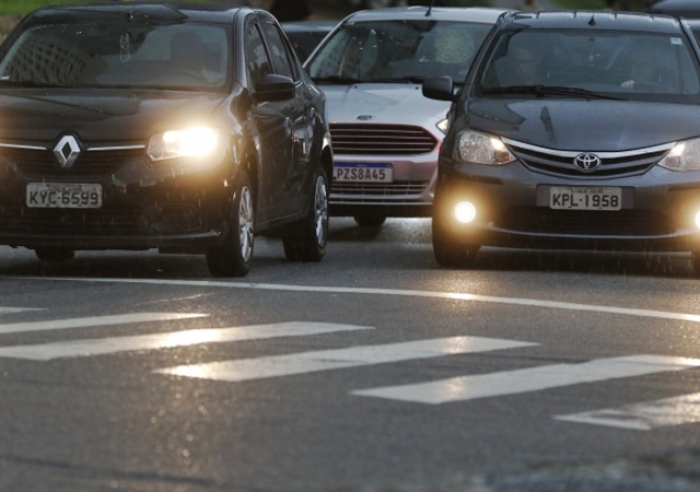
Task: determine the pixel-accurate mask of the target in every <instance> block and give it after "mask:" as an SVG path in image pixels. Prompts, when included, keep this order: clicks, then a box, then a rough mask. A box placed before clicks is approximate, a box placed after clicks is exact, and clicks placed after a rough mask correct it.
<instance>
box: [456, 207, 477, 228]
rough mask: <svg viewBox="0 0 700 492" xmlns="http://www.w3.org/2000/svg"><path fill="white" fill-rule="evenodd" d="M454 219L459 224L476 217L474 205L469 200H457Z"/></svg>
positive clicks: (468, 221) (466, 222)
mask: <svg viewBox="0 0 700 492" xmlns="http://www.w3.org/2000/svg"><path fill="white" fill-rule="evenodd" d="M454 214H455V219H456V220H457V222H459V223H460V224H468V223H470V222H472V221H473V220H474V219H475V218H476V207H475V206H474V205H473V204H472V203H470V202H459V203H458V204H457V205H456V206H455V210H454Z"/></svg>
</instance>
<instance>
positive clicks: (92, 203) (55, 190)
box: [26, 183, 102, 208]
mask: <svg viewBox="0 0 700 492" xmlns="http://www.w3.org/2000/svg"><path fill="white" fill-rule="evenodd" d="M26 198H27V199H26V203H27V207H30V208H100V207H101V206H102V186H101V185H99V184H72V183H29V184H27V197H26Z"/></svg>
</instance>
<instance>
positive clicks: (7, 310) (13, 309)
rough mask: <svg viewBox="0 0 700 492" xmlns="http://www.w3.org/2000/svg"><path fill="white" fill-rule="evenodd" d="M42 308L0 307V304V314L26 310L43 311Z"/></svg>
mask: <svg viewBox="0 0 700 492" xmlns="http://www.w3.org/2000/svg"><path fill="white" fill-rule="evenodd" d="M43 310H44V308H23V307H2V306H0V314H16V313H24V312H27V311H43Z"/></svg>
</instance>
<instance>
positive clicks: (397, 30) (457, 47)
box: [304, 7, 503, 226]
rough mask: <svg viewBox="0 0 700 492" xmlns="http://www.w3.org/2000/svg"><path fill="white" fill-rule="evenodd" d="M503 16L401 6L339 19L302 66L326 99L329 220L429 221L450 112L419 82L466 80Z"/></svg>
mask: <svg viewBox="0 0 700 492" xmlns="http://www.w3.org/2000/svg"><path fill="white" fill-rule="evenodd" d="M502 13H503V11H502V10H499V9H488V8H465V9H458V8H429V7H408V8H388V9H378V10H371V11H363V12H358V13H355V14H352V15H350V16H348V17H346V18H345V19H344V20H343V21H342V22H341V23H340V24H339V26H338V27H337V28H336V29H335V30H334V31H333V33H332V34H331V35H329V36H328V37H327V38H326V39H325V40H324V41H323V42H322V43H321V45H320V46H319V47H318V48H317V50H316V51H315V52H314V53H313V55H312V56H311V58H310V59H308V60H307V61H306V62H305V64H304V66H305V68H306V69H307V70H308V72H309V74H310V75H311V77H312V78H313V79H314V81H315V82H316V83H317V84H319V85H320V86H321V87H322V88H323V90H324V91H325V93H326V96H327V104H328V112H329V118H330V122H331V135H332V139H333V150H334V155H335V160H334V167H333V169H334V170H333V178H332V187H331V194H330V212H331V214H332V215H338V216H352V217H354V218H355V220H356V221H357V223H358V224H360V225H362V226H379V225H381V224H382V223H383V222H384V220H385V219H386V217H388V216H394V217H422V216H429V215H430V209H431V205H432V201H433V189H434V185H435V179H436V176H437V174H436V170H437V156H438V151H439V149H440V145H441V143H442V138H443V135H444V131H445V128H446V124H447V119H446V114H447V110H448V109H449V103H446V102H443V101H435V100H430V99H427V98H425V97H423V95H422V94H421V91H420V84H421V82H422V81H423V79H424V78H426V77H430V76H434V75H449V76H451V77H452V78H453V79H454V80H456V81H457V82H459V81H461V80H462V79H463V78H464V76H465V75H466V73H467V70H468V69H469V66H470V64H471V61H472V59H473V58H474V56H475V54H476V52H477V50H478V49H479V47H480V45H481V43H482V41H483V40H484V39H485V37H486V35H487V33H488V32H489V30H490V29H491V27H492V26H493V24H494V23H495V22H496V20H497V19H498V17H499V15H501V14H502Z"/></svg>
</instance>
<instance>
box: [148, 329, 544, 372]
mask: <svg viewBox="0 0 700 492" xmlns="http://www.w3.org/2000/svg"><path fill="white" fill-rule="evenodd" d="M533 345H537V344H534V343H529V342H518V341H513V340H499V339H494V338H481V337H450V338H438V339H434V340H420V341H414V342H403V343H392V344H387V345H366V346H358V347H350V348H345V349H336V350H318V351H314V352H303V353H296V354H289V355H278V356H271V357H260V358H256V359H243V360H230V361H223V362H211V363H207V364H193V365H184V366H177V367H171V368H167V369H159V370H157V371H156V372H159V373H162V374H172V375H176V376H186V377H191V378H201V379H212V380H217V381H231V382H234V381H235V382H239V381H250V380H253V379H262V378H271V377H280V376H290V375H295V374H305V373H310V372H318V371H328V370H332V369H344V368H350V367H360V366H369V365H374V364H385V363H389V362H401V361H408V360H417V359H427V358H432V357H442V356H446V355H456V354H468V353H476V352H488V351H492V350H503V349H511V348H518V347H529V346H533Z"/></svg>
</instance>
